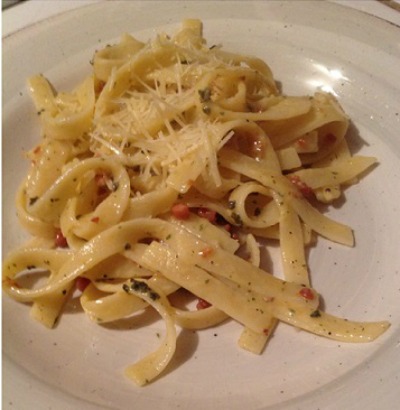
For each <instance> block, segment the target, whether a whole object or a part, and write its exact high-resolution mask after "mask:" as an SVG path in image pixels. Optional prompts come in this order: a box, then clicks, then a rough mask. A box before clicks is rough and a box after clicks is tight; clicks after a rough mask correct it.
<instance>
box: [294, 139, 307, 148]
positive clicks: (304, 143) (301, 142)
mask: <svg viewBox="0 0 400 410" xmlns="http://www.w3.org/2000/svg"><path fill="white" fill-rule="evenodd" d="M296 143H297V144H298V145H300V147H305V146H306V145H307V141H306V139H305V138H299V139H298V140H297V141H296Z"/></svg>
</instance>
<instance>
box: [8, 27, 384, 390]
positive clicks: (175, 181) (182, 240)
mask: <svg viewBox="0 0 400 410" xmlns="http://www.w3.org/2000/svg"><path fill="white" fill-rule="evenodd" d="M28 85H29V89H30V91H31V95H32V98H33V101H34V103H35V106H36V110H37V113H38V116H39V120H40V122H41V126H42V130H43V135H42V139H41V141H40V143H39V144H38V145H37V146H36V147H34V148H33V149H32V150H31V151H30V152H29V153H28V154H27V156H28V158H29V159H30V161H31V167H30V170H29V173H28V175H27V177H26V179H25V181H24V182H23V183H22V185H21V187H20V189H19V191H18V194H17V212H18V217H19V220H20V223H21V225H22V226H23V227H24V228H25V229H26V230H27V231H28V232H29V233H30V234H31V235H32V236H33V239H32V240H31V241H30V242H29V243H28V244H26V245H24V246H23V247H21V248H19V249H16V250H14V251H12V252H10V253H9V255H7V257H6V259H5V261H4V265H3V289H4V290H5V291H6V292H7V293H8V295H10V296H11V297H12V298H14V299H16V300H17V301H20V302H30V303H32V310H31V312H32V317H33V318H34V319H36V320H38V321H39V322H41V323H42V324H44V325H45V326H47V327H49V328H51V327H53V326H54V325H55V324H56V323H57V321H58V320H59V318H60V315H61V314H62V310H63V306H64V305H65V304H66V303H68V300H69V299H71V298H73V297H79V298H80V302H81V306H82V309H83V310H84V311H85V313H86V314H87V316H88V317H89V318H90V319H91V320H92V321H93V322H95V323H98V324H104V323H107V322H111V321H116V320H119V319H122V318H126V317H129V316H132V315H135V314H136V313H137V312H141V311H143V310H144V309H150V308H154V309H155V310H156V311H157V312H158V313H159V314H160V316H161V317H162V319H163V320H164V321H165V325H166V332H165V337H164V340H162V343H161V344H160V347H159V348H158V349H157V350H156V351H154V352H152V353H150V354H149V355H148V356H146V357H144V358H142V359H141V360H140V361H138V362H137V363H135V364H132V365H130V366H129V367H127V369H126V375H127V377H129V378H130V379H132V380H133V381H134V382H135V383H137V384H138V385H145V384H146V383H149V382H150V381H152V380H154V379H156V378H157V377H158V376H159V375H160V374H161V373H162V371H163V370H164V369H165V368H166V367H167V366H168V363H169V362H170V360H171V358H172V357H173V355H174V352H175V349H176V338H177V328H179V327H181V328H188V329H203V328H208V327H211V326H215V325H218V324H220V323H222V322H224V321H226V320H228V319H229V318H230V319H233V320H235V321H237V322H238V323H239V324H241V325H242V326H243V332H242V334H241V336H240V339H239V346H240V347H242V348H244V349H246V350H249V351H251V352H254V353H257V354H259V353H261V352H262V351H263V350H264V348H265V345H266V343H267V341H268V339H269V337H270V336H271V335H272V334H273V331H274V329H275V328H276V326H277V324H278V323H279V322H285V323H287V324H289V325H292V326H295V327H297V328H300V329H304V330H306V331H308V332H311V333H314V334H317V335H321V336H324V337H327V338H330V339H335V340H340V341H348V342H357V343H358V342H369V341H372V340H374V339H375V338H377V337H378V336H380V335H381V334H382V333H383V332H384V331H385V330H386V329H387V328H388V327H389V323H388V322H385V321H382V322H368V323H367V322H354V321H350V320H347V319H342V318H338V317H334V316H332V315H329V314H327V313H325V312H323V311H322V310H321V309H320V307H319V295H318V292H317V290H315V289H313V288H312V287H311V284H310V279H309V270H308V263H307V258H306V252H305V249H306V247H307V246H309V245H310V244H312V243H313V241H315V237H316V236H317V235H320V236H323V237H324V238H326V239H327V240H330V241H334V242H337V243H339V244H342V245H346V246H353V245H354V238H353V232H352V230H351V228H350V227H348V226H346V225H344V224H342V223H340V222H337V221H334V220H332V219H331V218H329V217H328V216H326V215H324V214H322V213H321V212H320V211H319V210H318V209H317V208H316V207H315V204H316V203H317V201H320V202H323V203H327V204H329V203H331V202H332V201H333V200H335V199H337V198H339V197H340V195H341V193H342V190H343V188H344V187H346V186H349V185H351V184H354V183H357V182H358V180H359V178H360V177H361V176H362V175H363V174H364V173H365V171H367V170H370V169H371V167H372V166H373V165H374V164H375V163H376V159H375V158H370V157H363V156H352V155H351V153H350V151H349V149H348V146H347V143H346V140H345V134H346V131H347V129H348V125H349V119H348V117H347V116H346V114H345V113H344V112H343V110H342V108H341V107H340V105H339V104H338V102H337V101H336V99H335V98H334V97H333V96H332V95H330V94H327V93H323V92H317V93H316V94H315V95H313V96H304V97H292V96H286V95H282V94H281V93H280V91H279V90H278V88H277V87H276V84H275V81H274V78H273V76H272V72H271V70H270V68H269V67H268V65H267V64H266V63H265V62H263V61H262V60H260V59H258V58H253V57H248V56H243V55H239V54H233V53H229V52H226V51H223V50H222V49H221V47H219V46H213V47H208V46H207V45H206V41H205V39H204V38H203V35H202V25H201V22H199V21H198V20H186V21H184V22H183V26H182V28H181V30H180V31H179V32H178V33H177V34H176V35H174V36H173V37H169V36H168V35H164V34H160V35H158V36H157V37H156V38H155V39H154V40H152V41H150V42H148V43H142V42H140V41H138V40H136V39H134V38H133V37H131V36H130V35H128V34H126V35H124V36H123V37H122V38H121V41H120V42H119V43H118V44H115V45H112V46H107V47H105V48H104V49H102V50H100V51H97V52H96V53H95V55H94V58H93V73H92V75H91V76H90V77H88V78H86V79H85V80H84V81H83V82H82V84H80V85H79V86H78V87H77V88H76V89H74V90H73V91H72V92H69V93H62V92H58V93H57V92H55V90H54V88H53V87H52V86H51V84H50V83H49V81H48V80H47V79H46V78H45V77H44V76H42V75H36V76H34V77H31V78H30V79H29V81H28ZM260 238H267V239H269V240H271V241H276V242H277V243H279V245H280V249H281V257H282V258H281V262H282V263H281V272H282V273H281V274H280V275H275V276H273V275H272V274H271V273H268V272H266V271H265V270H264V269H263V267H262V257H261V253H260V246H261V242H260ZM239 255H240V256H239ZM43 272H47V273H48V275H47V277H46V279H45V281H44V282H43V281H42V282H38V283H37V284H36V286H28V285H27V283H28V282H27V281H26V278H27V277H28V278H30V277H31V276H32V275H37V274H40V275H41V276H43ZM184 291H185V292H190V294H192V295H194V297H195V298H198V304H197V309H192V310H190V309H189V310H186V309H182V308H179V307H177V306H174V304H173V303H172V300H173V299H172V298H170V297H169V296H170V295H172V294H178V295H179V294H180V293H182V292H184Z"/></svg>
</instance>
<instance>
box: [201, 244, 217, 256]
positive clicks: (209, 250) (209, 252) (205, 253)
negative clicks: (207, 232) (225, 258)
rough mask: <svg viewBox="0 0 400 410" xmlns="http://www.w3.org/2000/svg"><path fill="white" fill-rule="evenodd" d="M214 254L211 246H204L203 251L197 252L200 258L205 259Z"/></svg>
mask: <svg viewBox="0 0 400 410" xmlns="http://www.w3.org/2000/svg"><path fill="white" fill-rule="evenodd" d="M213 252H214V249H213V248H212V247H211V246H206V247H205V248H204V249H202V250H201V251H200V252H199V255H200V256H202V257H203V258H207V257H208V256H210V255H212V254H213Z"/></svg>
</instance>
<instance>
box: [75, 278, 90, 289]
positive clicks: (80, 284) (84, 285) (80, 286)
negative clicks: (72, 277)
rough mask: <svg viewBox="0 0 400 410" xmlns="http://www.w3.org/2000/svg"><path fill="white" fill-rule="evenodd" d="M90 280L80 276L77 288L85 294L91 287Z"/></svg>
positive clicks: (77, 279) (76, 283) (76, 284)
mask: <svg viewBox="0 0 400 410" xmlns="http://www.w3.org/2000/svg"><path fill="white" fill-rule="evenodd" d="M89 283H90V279H88V278H84V277H83V276H78V277H77V278H76V281H75V287H76V288H77V289H78V290H79V291H81V292H83V291H84V290H85V289H86V288H87V287H88V285H89Z"/></svg>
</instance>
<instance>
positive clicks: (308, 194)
mask: <svg viewBox="0 0 400 410" xmlns="http://www.w3.org/2000/svg"><path fill="white" fill-rule="evenodd" d="M289 180H290V182H291V183H292V184H293V185H295V186H296V187H297V188H298V189H299V191H300V192H301V194H302V195H303V196H304V197H305V198H313V197H314V191H313V189H312V188H310V187H309V186H308V185H307V184H306V183H305V182H303V181H302V180H301V179H300V177H299V176H297V175H290V176H289Z"/></svg>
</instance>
